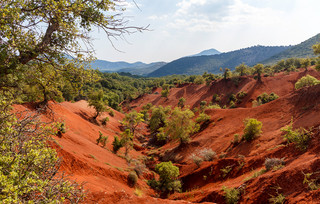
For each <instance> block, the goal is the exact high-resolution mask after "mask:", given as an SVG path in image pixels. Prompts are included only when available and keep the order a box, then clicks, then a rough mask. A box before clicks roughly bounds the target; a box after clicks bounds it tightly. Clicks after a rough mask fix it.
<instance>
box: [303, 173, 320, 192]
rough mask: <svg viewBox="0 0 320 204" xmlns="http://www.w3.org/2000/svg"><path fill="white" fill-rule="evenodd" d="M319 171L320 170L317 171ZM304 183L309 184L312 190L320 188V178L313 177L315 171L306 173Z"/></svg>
mask: <svg viewBox="0 0 320 204" xmlns="http://www.w3.org/2000/svg"><path fill="white" fill-rule="evenodd" d="M317 173H318V172H317ZM302 174H303V175H304V178H303V184H307V185H308V188H309V189H310V190H311V191H314V190H318V189H319V188H320V184H319V178H311V177H312V175H314V174H315V173H304V172H302Z"/></svg>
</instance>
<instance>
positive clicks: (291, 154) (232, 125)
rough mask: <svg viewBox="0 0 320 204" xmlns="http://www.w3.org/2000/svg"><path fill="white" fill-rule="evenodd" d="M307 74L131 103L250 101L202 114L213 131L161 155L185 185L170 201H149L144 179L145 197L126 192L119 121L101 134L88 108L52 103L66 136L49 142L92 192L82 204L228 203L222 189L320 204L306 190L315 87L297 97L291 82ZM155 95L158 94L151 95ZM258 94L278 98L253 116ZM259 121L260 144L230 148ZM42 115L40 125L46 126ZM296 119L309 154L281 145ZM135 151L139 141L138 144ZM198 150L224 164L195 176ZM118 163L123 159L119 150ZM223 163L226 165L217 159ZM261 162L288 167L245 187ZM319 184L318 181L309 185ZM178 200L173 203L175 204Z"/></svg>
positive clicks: (318, 99) (312, 163) (318, 101)
mask: <svg viewBox="0 0 320 204" xmlns="http://www.w3.org/2000/svg"><path fill="white" fill-rule="evenodd" d="M305 74H306V73H305V72H295V73H290V74H284V73H279V74H277V75H276V76H273V77H266V78H265V77H264V78H263V79H262V83H257V81H256V80H254V79H253V78H251V77H243V78H241V81H240V82H239V84H238V85H236V84H235V82H233V81H232V80H228V81H224V80H220V81H217V82H214V83H212V84H211V85H209V86H206V85H195V84H185V85H181V86H180V87H178V88H172V89H171V91H170V94H169V96H168V99H165V98H163V97H161V94H160V93H161V89H156V90H154V92H153V93H152V94H148V95H144V96H142V97H140V98H138V99H136V100H134V101H132V102H131V103H130V105H131V106H132V107H133V108H135V109H137V110H139V109H140V108H141V107H142V106H143V105H144V104H147V103H149V102H151V103H152V104H154V105H162V106H167V105H171V106H176V105H177V103H178V100H179V98H180V97H184V98H185V99H186V105H189V106H190V107H191V108H194V107H199V103H200V102H201V101H203V100H205V101H207V102H210V101H211V100H212V95H213V94H215V93H217V94H219V95H222V94H223V97H222V100H221V104H222V105H224V104H226V103H227V101H228V98H229V95H230V94H231V93H234V94H237V93H238V92H239V91H245V92H247V93H248V95H247V96H246V97H245V98H244V99H243V100H242V102H241V103H240V104H238V105H237V107H238V108H235V109H219V110H218V109H211V110H206V113H207V114H208V115H209V116H211V120H210V124H209V125H208V127H206V128H205V129H204V130H202V131H201V132H198V133H196V134H194V135H193V136H192V137H191V141H190V143H188V144H187V145H184V146H178V143H177V142H173V143H169V144H167V145H165V146H164V147H162V148H161V150H159V151H158V154H163V155H164V157H163V159H164V160H165V159H170V160H172V161H173V162H175V165H177V166H179V168H180V179H181V180H182V182H183V191H184V193H175V194H172V195H170V196H169V200H168V199H167V200H164V199H158V198H153V197H151V195H155V192H154V191H152V190H151V189H150V188H149V187H148V186H147V184H146V182H145V181H144V179H149V177H148V174H145V177H144V178H141V179H139V181H138V187H139V188H140V189H142V191H143V196H142V197H137V196H135V195H134V190H135V189H134V188H130V187H129V186H128V184H127V175H128V173H129V171H130V169H132V166H129V165H128V163H127V162H126V160H125V159H123V158H121V157H119V156H117V155H115V154H113V153H112V152H111V151H110V150H112V144H111V143H112V141H113V138H114V136H115V135H119V134H120V133H121V130H120V123H119V120H122V118H123V117H124V115H123V114H121V113H119V112H117V111H114V112H115V116H114V117H111V116H109V115H108V114H107V113H104V114H103V115H102V116H100V117H99V119H102V118H104V117H106V116H108V117H109V119H110V121H109V122H107V125H106V126H105V127H103V126H102V125H101V124H95V123H94V122H92V121H91V122H90V118H91V117H92V116H93V115H94V110H93V109H92V108H89V107H88V105H87V103H86V102H85V101H80V102H77V103H69V102H63V103H60V104H58V103H50V108H51V109H52V110H53V111H54V112H55V114H54V118H55V119H56V120H58V121H64V122H65V123H66V127H67V132H66V133H65V134H63V135H62V137H61V138H59V137H56V136H55V137H54V140H55V141H56V142H55V144H56V145H55V148H56V149H57V150H58V152H59V155H60V156H62V157H63V165H62V168H61V171H66V172H67V173H69V174H72V176H71V177H72V178H73V179H75V180H77V181H78V182H86V185H85V188H86V189H87V190H89V193H88V198H87V200H86V201H85V203H131V204H132V203H187V202H188V201H190V202H210V203H212V202H214V203H225V198H224V192H223V191H222V187H223V186H227V187H236V188H238V187H240V186H242V187H245V193H244V194H242V195H241V199H240V203H268V199H270V197H271V196H276V195H277V192H276V190H275V188H276V187H281V189H279V190H278V192H279V193H282V194H283V195H285V196H286V201H287V203H320V190H314V191H310V190H309V189H308V187H307V184H303V180H304V175H303V173H302V172H304V173H310V172H318V171H319V168H320V159H319V157H318V155H319V150H320V130H319V127H320V85H317V86H313V87H308V88H303V89H301V90H295V89H294V84H295V82H296V81H297V80H298V79H299V78H301V77H302V76H304V75H305ZM308 74H310V75H313V76H315V77H316V78H318V79H320V74H319V73H318V72H316V71H314V70H310V71H308ZM156 92H157V93H158V94H156ZM263 92H267V93H268V94H269V93H271V92H274V93H276V94H277V95H279V96H280V98H279V99H277V100H275V101H272V102H270V103H267V104H264V105H261V106H258V107H255V108H252V101H253V100H254V99H256V97H257V96H258V95H260V94H261V93H263ZM15 108H16V110H24V109H32V108H31V107H30V106H28V105H16V106H15ZM246 118H256V119H258V120H259V121H261V122H262V123H263V128H262V131H263V133H262V134H261V136H260V137H258V138H257V139H255V140H253V141H251V142H241V143H240V144H239V145H237V146H233V145H232V143H231V141H232V140H233V137H234V134H239V135H242V132H243V128H244V125H243V120H244V119H246ZM49 119H50V117H49V115H44V116H43V120H49ZM291 119H293V121H294V123H293V127H294V128H298V127H305V128H309V127H312V126H313V127H314V135H313V138H312V140H311V142H310V145H309V148H308V150H307V151H300V150H298V149H297V148H296V147H295V146H294V144H290V145H286V142H285V141H284V140H283V137H282V133H281V131H280V129H281V128H282V127H284V126H286V125H288V124H289V123H290V121H291ZM146 128H147V127H146V126H145V125H140V127H139V129H138V132H140V134H141V135H146V134H147V129H146ZM99 131H101V132H102V133H103V134H104V135H106V136H109V139H108V144H107V147H106V149H104V148H102V147H101V146H98V145H97V144H96V139H97V138H98V136H99ZM136 143H138V141H136ZM203 148H211V149H212V150H213V151H215V152H216V153H217V154H218V155H219V156H221V158H218V159H215V160H214V161H212V162H203V163H202V164H201V166H200V168H198V167H197V166H196V165H195V164H194V163H193V162H192V161H191V159H190V155H191V154H192V153H196V152H197V151H199V150H202V149H203ZM144 153H147V150H145V149H144V148H141V150H139V151H135V150H131V152H130V156H131V157H132V158H135V159H140V158H142V156H143V154H144ZM119 155H123V150H122V151H120V153H119ZM222 156H223V158H222ZM265 158H285V162H286V164H285V166H284V167H283V168H282V169H280V170H277V171H268V172H266V173H264V174H263V175H261V176H259V177H257V178H253V179H250V180H248V181H244V179H245V178H247V177H249V176H251V175H252V174H253V173H254V172H256V171H258V170H260V169H262V168H264V161H265ZM227 166H230V167H231V168H232V170H231V171H230V172H229V173H228V174H227V175H226V176H225V177H223V176H222V173H221V169H223V168H225V167H227ZM317 176H318V177H319V173H318V174H315V175H314V177H312V178H314V179H316V178H317ZM174 200H178V201H174Z"/></svg>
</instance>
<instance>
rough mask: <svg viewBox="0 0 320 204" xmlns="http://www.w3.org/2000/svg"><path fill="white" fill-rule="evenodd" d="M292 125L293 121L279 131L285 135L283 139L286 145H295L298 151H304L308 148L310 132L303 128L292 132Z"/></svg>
mask: <svg viewBox="0 0 320 204" xmlns="http://www.w3.org/2000/svg"><path fill="white" fill-rule="evenodd" d="M292 124H293V121H291V123H290V125H287V126H286V127H284V128H282V129H281V131H282V132H284V133H285V134H284V135H283V137H284V139H285V140H287V141H288V143H295V144H296V146H297V147H298V148H299V149H300V150H302V151H303V150H306V149H307V148H308V144H309V141H310V139H311V135H312V132H311V131H308V130H306V129H304V128H300V129H295V130H294V129H293V127H292Z"/></svg>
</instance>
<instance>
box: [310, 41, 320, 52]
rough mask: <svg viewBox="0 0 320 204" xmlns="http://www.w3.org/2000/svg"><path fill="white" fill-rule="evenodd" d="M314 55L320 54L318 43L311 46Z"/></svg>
mask: <svg viewBox="0 0 320 204" xmlns="http://www.w3.org/2000/svg"><path fill="white" fill-rule="evenodd" d="M312 48H313V52H314V54H315V55H320V43H318V44H315V45H313V46H312Z"/></svg>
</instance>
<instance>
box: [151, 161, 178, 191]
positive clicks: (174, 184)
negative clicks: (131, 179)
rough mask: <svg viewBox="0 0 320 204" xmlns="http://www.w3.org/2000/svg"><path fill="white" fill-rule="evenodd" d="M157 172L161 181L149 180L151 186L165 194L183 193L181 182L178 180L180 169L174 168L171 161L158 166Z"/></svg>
mask: <svg viewBox="0 0 320 204" xmlns="http://www.w3.org/2000/svg"><path fill="white" fill-rule="evenodd" d="M155 170H156V172H157V173H158V174H159V176H160V179H159V181H156V180H154V179H153V180H149V181H148V185H149V186H151V187H152V188H153V189H155V190H159V191H162V192H164V193H169V192H180V191H181V182H180V181H179V180H177V178H178V176H179V168H178V167H176V166H174V165H173V164H172V162H171V161H169V162H161V163H160V164H157V165H156V168H155Z"/></svg>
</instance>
